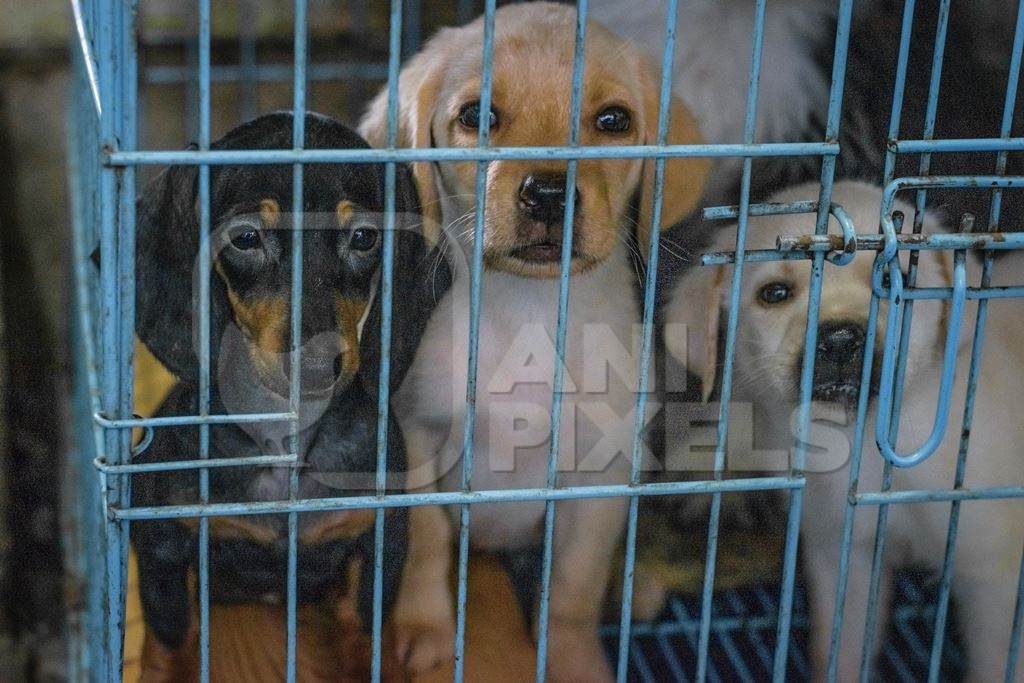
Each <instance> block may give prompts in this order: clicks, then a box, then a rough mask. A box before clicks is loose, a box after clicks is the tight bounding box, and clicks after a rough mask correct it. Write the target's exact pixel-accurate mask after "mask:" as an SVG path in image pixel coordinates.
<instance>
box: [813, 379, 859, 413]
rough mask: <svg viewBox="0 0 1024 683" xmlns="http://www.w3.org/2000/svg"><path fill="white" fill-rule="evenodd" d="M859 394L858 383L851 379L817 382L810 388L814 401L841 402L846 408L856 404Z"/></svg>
mask: <svg viewBox="0 0 1024 683" xmlns="http://www.w3.org/2000/svg"><path fill="white" fill-rule="evenodd" d="M859 396H860V384H859V383H854V382H852V381H845V380H840V381H833V382H818V383H816V384H815V385H814V387H813V388H812V390H811V397H812V398H814V400H816V401H825V402H828V403H841V404H843V405H845V406H846V407H847V408H850V407H853V406H855V405H856V404H857V398H858V397H859Z"/></svg>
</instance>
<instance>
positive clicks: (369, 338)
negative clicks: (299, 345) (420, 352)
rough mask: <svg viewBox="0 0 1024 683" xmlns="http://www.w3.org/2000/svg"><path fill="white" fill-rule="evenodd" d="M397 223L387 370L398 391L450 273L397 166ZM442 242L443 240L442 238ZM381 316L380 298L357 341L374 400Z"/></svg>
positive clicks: (406, 171) (407, 173) (410, 183)
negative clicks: (426, 236) (430, 242)
mask: <svg viewBox="0 0 1024 683" xmlns="http://www.w3.org/2000/svg"><path fill="white" fill-rule="evenodd" d="M396 188H397V192H398V197H397V198H396V199H397V201H396V206H397V207H399V210H400V211H403V213H401V214H400V215H398V216H396V221H395V228H396V232H395V252H394V259H395V260H394V270H393V278H392V297H391V369H390V381H389V385H390V387H391V389H392V390H395V389H397V388H398V386H399V385H400V384H401V383H402V379H403V378H404V377H405V373H406V372H407V371H408V369H409V367H410V366H411V365H412V361H413V357H414V356H415V354H416V349H417V347H418V346H419V341H420V338H421V337H422V336H423V332H424V330H425V329H426V326H427V321H428V320H429V319H430V314H431V313H432V312H433V310H434V307H435V305H436V304H437V302H438V301H439V300H440V299H441V297H442V296H443V295H444V294H445V293H446V292H447V291H448V288H449V287H450V286H451V271H450V269H449V266H448V262H447V261H446V260H445V259H444V255H443V253H444V249H443V243H439V244H437V245H435V246H434V248H433V249H432V250H431V249H430V248H429V247H428V245H427V241H426V239H424V237H423V234H422V227H421V224H420V220H419V214H418V213H417V212H416V208H417V201H416V190H415V187H414V186H413V180H412V174H411V173H410V171H409V169H408V168H407V167H406V166H405V165H404V164H403V165H399V166H398V176H397V183H396ZM441 239H443V236H441ZM382 314H383V307H382V305H381V298H380V296H377V297H376V300H375V301H374V302H373V304H372V305H371V309H370V312H369V315H368V317H367V319H366V324H365V326H364V328H363V329H364V333H363V336H362V338H361V339H360V355H361V357H362V358H361V362H360V366H361V367H362V368H363V381H364V384H365V386H366V387H367V390H368V391H370V393H371V395H373V396H376V393H375V392H376V391H377V386H378V379H379V377H380V359H381V355H380V339H381V334H380V326H381V319H382Z"/></svg>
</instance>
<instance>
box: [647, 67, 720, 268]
mask: <svg viewBox="0 0 1024 683" xmlns="http://www.w3.org/2000/svg"><path fill="white" fill-rule="evenodd" d="M640 73H641V78H640V82H641V86H642V88H643V95H644V100H643V107H644V130H645V134H644V141H643V143H644V144H645V145H654V144H657V142H658V110H659V106H658V105H659V100H660V96H661V83H660V80H661V79H660V78H659V75H658V73H657V70H655V69H653V68H652V67H651V66H650V65H649V64H646V63H644V64H642V65H641V67H640ZM668 114H669V127H668V137H667V139H666V143H667V144H670V145H689V144H700V143H702V142H703V141H704V139H703V137H702V136H701V134H700V130H699V128H698V127H697V121H696V120H695V119H694V118H693V115H692V114H691V113H690V110H689V109H687V108H686V106H685V105H683V103H682V102H681V101H680V100H679V99H678V98H677V97H675V96H672V100H671V102H670V105H669V110H668ZM710 170H711V160H710V159H691V158H685V159H679V158H676V159H667V160H666V161H665V194H664V199H663V200H662V205H661V220H660V221H659V223H660V224H659V225H658V226H657V227H656V228H654V233H655V234H658V233H660V232H661V231H662V230H664V229H666V228H669V227H671V226H673V225H675V224H676V223H678V222H679V221H681V220H682V219H683V218H685V217H686V216H688V215H689V214H690V213H691V212H692V211H693V210H694V209H696V208H697V206H698V204H699V203H700V199H701V196H702V194H703V192H704V185H705V183H706V181H707V178H708V174H709V173H710ZM654 171H655V160H654V159H645V160H644V162H643V172H642V179H641V193H642V194H641V197H640V215H639V226H638V227H637V233H638V234H637V239H638V241H639V242H640V246H641V248H642V251H641V253H642V254H644V255H645V256H646V254H647V249H648V246H649V244H650V243H649V241H648V240H649V239H650V235H651V231H652V227H651V223H652V221H653V219H654V176H655V172H654Z"/></svg>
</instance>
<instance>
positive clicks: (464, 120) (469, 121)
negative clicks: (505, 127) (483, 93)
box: [458, 102, 498, 129]
mask: <svg viewBox="0 0 1024 683" xmlns="http://www.w3.org/2000/svg"><path fill="white" fill-rule="evenodd" d="M458 121H459V123H460V124H462V125H463V126H465V127H466V128H473V129H478V128H480V103H479V102H467V103H466V104H464V105H462V109H460V110H459V117H458ZM496 125H498V115H497V114H495V113H494V109H491V112H490V123H489V127H490V128H494V127H495V126H496Z"/></svg>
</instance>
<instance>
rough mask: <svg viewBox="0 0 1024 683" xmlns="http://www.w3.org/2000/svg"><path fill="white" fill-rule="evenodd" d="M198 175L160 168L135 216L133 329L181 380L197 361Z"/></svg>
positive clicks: (183, 169)
mask: <svg viewBox="0 0 1024 683" xmlns="http://www.w3.org/2000/svg"><path fill="white" fill-rule="evenodd" d="M197 175H198V172H197V170H196V167H194V166H172V167H170V168H168V169H166V170H164V171H163V172H162V173H160V175H158V176H157V177H156V178H155V179H154V180H153V181H152V182H151V183H150V184H149V185H148V186H147V187H146V189H145V191H143V193H142V195H141V197H140V199H139V200H138V202H137V203H136V218H135V221H136V237H135V244H136V248H135V273H136V282H135V298H136V302H135V333H136V335H137V336H138V337H139V339H140V340H141V341H142V343H143V344H145V345H146V346H147V347H148V348H149V350H150V351H151V352H152V353H153V355H154V356H156V358H157V360H159V361H160V362H161V363H162V364H163V365H164V366H165V367H166V368H167V369H168V370H170V371H171V372H172V373H173V374H174V375H176V376H177V377H178V378H179V379H182V380H184V381H194V373H195V370H196V366H197V361H196V351H195V347H194V341H193V334H192V332H193V325H192V322H193V296H192V294H193V293H192V277H193V270H194V266H195V259H196V257H197V256H198V243H199V224H198V216H197V214H196V193H197V189H196V180H197ZM213 298H214V300H216V297H215V296H214V297H213Z"/></svg>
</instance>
